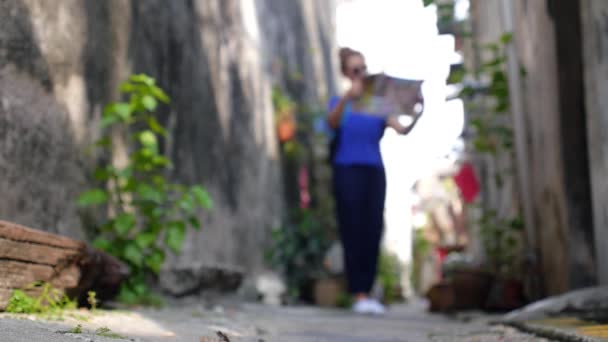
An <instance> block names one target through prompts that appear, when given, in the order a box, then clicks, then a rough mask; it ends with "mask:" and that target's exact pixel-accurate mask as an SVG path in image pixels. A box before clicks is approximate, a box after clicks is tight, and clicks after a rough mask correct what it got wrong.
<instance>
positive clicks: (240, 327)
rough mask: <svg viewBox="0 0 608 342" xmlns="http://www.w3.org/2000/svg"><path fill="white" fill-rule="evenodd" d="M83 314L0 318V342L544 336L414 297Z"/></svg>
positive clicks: (281, 341)
mask: <svg viewBox="0 0 608 342" xmlns="http://www.w3.org/2000/svg"><path fill="white" fill-rule="evenodd" d="M81 315H82V313H81ZM86 316H87V319H86V321H83V320H82V317H80V318H79V319H76V318H74V317H71V315H66V317H65V320H64V321H62V322H54V323H45V322H32V321H29V320H23V319H21V320H15V319H12V318H8V317H4V318H0V341H2V342H31V341H50V342H55V341H62V342H63V341H66V342H72V341H95V342H97V341H99V342H102V341H103V342H106V341H114V342H116V341H120V339H112V338H106V337H101V336H99V335H98V334H95V330H97V329H99V328H101V327H107V328H109V329H110V330H111V333H116V334H119V335H122V336H124V337H125V340H132V341H151V342H157V341H158V342H165V341H184V342H199V341H200V342H216V341H221V342H225V341H230V342H234V341H255V342H259V341H264V342H274V341H277V342H291V341H294V342H299V341H303V342H304V341H306V342H308V341H311V342H312V341H314V342H316V341H319V342H322V341H332V342H333V341H337V342H341V341H344V342H359V341H360V342H370V341H378V342H385V341H386V342H388V341H434V342H439V341H446V342H447V341H450V342H452V341H480V342H481V341H546V340H542V339H539V338H537V337H532V336H530V335H525V334H523V333H520V332H517V331H515V330H513V329H511V328H506V327H491V326H489V325H487V324H486V323H487V319H488V318H487V317H483V316H480V317H477V318H474V319H472V320H470V321H463V320H457V319H449V318H446V317H444V316H439V315H429V314H427V313H426V312H425V311H424V307H423V306H422V305H421V304H420V303H415V304H410V305H401V306H395V307H393V308H391V310H390V311H389V313H388V314H387V315H386V316H384V317H362V316H356V315H353V314H350V313H349V312H346V311H340V310H324V309H319V308H313V307H287V308H285V307H284V308H271V307H264V306H261V305H253V304H243V305H237V304H235V305H227V304H224V305H223V306H217V307H215V308H211V309H209V308H205V307H203V306H202V305H193V304H182V305H179V306H172V307H171V308H165V309H162V310H143V311H135V312H120V311H118V312H98V313H95V314H86ZM78 324H81V325H82V330H83V333H79V334H74V333H68V332H67V331H68V330H70V329H72V328H74V327H75V326H76V325H78ZM218 332H220V333H221V334H223V336H226V338H223V337H221V336H220V335H218V334H217V333H218ZM115 337H116V336H115Z"/></svg>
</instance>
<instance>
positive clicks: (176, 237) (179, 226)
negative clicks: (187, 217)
mask: <svg viewBox="0 0 608 342" xmlns="http://www.w3.org/2000/svg"><path fill="white" fill-rule="evenodd" d="M185 238H186V225H185V224H184V222H180V221H175V222H171V223H170V224H169V227H168V229H167V236H166V237H165V243H166V244H167V246H168V247H169V248H170V249H171V250H172V251H173V252H175V253H179V252H180V251H181V248H182V243H183V242H184V239H185Z"/></svg>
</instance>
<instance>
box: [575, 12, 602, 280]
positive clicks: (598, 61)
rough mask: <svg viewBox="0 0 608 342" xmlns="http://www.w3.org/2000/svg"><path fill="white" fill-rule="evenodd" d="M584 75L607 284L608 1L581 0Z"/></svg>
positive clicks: (598, 242) (598, 238)
mask: <svg viewBox="0 0 608 342" xmlns="http://www.w3.org/2000/svg"><path fill="white" fill-rule="evenodd" d="M581 9H582V15H581V19H582V20H581V21H582V28H583V39H582V43H583V53H584V68H585V69H584V76H585V94H586V98H585V100H586V103H585V105H586V109H587V132H588V136H587V139H588V143H589V162H590V164H589V165H590V173H591V189H592V193H593V226H594V234H595V238H594V240H595V253H596V259H597V264H598V265H597V269H598V278H599V279H598V280H599V283H601V284H602V285H606V284H608V214H607V213H608V182H607V181H606V175H607V174H608V96H606V94H608V35H607V34H606V32H607V29H608V3H607V2H604V1H593V0H582V1H581Z"/></svg>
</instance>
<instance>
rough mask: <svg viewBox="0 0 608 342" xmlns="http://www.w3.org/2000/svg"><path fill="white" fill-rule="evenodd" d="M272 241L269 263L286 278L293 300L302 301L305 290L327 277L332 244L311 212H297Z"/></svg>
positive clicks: (273, 233)
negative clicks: (325, 263) (325, 264)
mask: <svg viewBox="0 0 608 342" xmlns="http://www.w3.org/2000/svg"><path fill="white" fill-rule="evenodd" d="M272 240H273V241H272V246H271V248H270V249H269V250H268V251H267V253H266V257H267V261H268V262H269V263H270V265H271V266H273V267H274V268H275V269H277V271H279V272H281V273H282V274H283V275H284V276H285V278H286V281H287V287H288V290H289V294H290V295H291V296H292V297H295V298H297V297H299V295H300V290H301V289H302V287H303V286H305V285H307V284H308V283H310V281H312V280H313V279H318V278H319V277H322V276H324V271H323V259H324V257H325V251H326V250H327V249H328V248H329V245H330V243H331V242H330V240H329V239H328V238H327V232H326V230H325V229H324V227H323V225H322V224H321V222H320V220H319V219H318V218H317V217H316V216H315V214H314V213H313V212H312V211H311V210H308V209H299V210H294V213H293V214H292V215H291V217H290V219H289V220H288V223H287V224H286V225H285V226H284V227H282V228H278V229H275V230H274V231H273V232H272Z"/></svg>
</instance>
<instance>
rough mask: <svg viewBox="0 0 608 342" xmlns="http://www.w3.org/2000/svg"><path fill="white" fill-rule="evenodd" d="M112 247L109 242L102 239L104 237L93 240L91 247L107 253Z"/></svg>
mask: <svg viewBox="0 0 608 342" xmlns="http://www.w3.org/2000/svg"><path fill="white" fill-rule="evenodd" d="M111 246H112V243H111V242H110V240H108V239H106V238H104V237H101V236H100V237H98V238H96V239H95V240H93V247H95V248H97V249H101V250H102V251H106V252H107V251H108V250H110V248H111Z"/></svg>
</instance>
